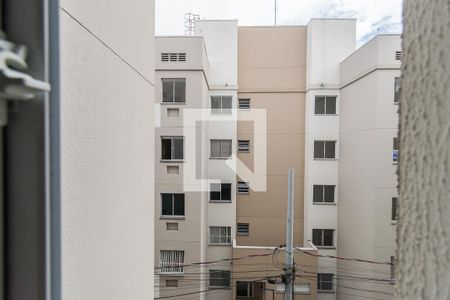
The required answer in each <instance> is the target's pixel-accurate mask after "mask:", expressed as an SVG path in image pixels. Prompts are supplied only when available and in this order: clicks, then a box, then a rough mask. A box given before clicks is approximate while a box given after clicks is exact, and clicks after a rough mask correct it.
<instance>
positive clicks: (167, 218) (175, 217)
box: [159, 216, 186, 220]
mask: <svg viewBox="0 0 450 300" xmlns="http://www.w3.org/2000/svg"><path fill="white" fill-rule="evenodd" d="M159 219H160V220H186V217H185V216H159Z"/></svg>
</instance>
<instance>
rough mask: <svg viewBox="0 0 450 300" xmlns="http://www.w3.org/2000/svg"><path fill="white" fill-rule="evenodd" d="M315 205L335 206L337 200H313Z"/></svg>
mask: <svg viewBox="0 0 450 300" xmlns="http://www.w3.org/2000/svg"><path fill="white" fill-rule="evenodd" d="M313 205H325V206H327V205H331V206H335V205H336V202H314V201H313Z"/></svg>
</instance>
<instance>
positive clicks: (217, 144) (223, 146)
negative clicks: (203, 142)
mask: <svg viewBox="0 0 450 300" xmlns="http://www.w3.org/2000/svg"><path fill="white" fill-rule="evenodd" d="M228 157H231V140H211V158H228Z"/></svg>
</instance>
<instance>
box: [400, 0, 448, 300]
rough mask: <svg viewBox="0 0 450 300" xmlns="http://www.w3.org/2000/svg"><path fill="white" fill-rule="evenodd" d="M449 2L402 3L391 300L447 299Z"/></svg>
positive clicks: (411, 0) (412, 0) (415, 1)
mask: <svg viewBox="0 0 450 300" xmlns="http://www.w3.org/2000/svg"><path fill="white" fill-rule="evenodd" d="M449 20H450V1H449V0H434V1H423V0H408V1H405V2H404V37H403V51H404V52H403V54H404V55H403V66H402V91H401V93H402V96H401V101H400V143H401V145H400V169H399V183H400V220H399V226H398V251H399V252H398V259H399V261H398V267H397V276H398V283H397V288H396V293H397V299H408V300H412V299H450V126H449V118H450V76H449V71H450V21H449Z"/></svg>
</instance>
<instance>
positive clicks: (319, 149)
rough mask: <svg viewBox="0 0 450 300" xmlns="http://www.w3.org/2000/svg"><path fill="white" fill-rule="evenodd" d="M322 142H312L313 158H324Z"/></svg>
mask: <svg viewBox="0 0 450 300" xmlns="http://www.w3.org/2000/svg"><path fill="white" fill-rule="evenodd" d="M323 144H324V142H322V141H314V158H324V157H325V153H324V146H323Z"/></svg>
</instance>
